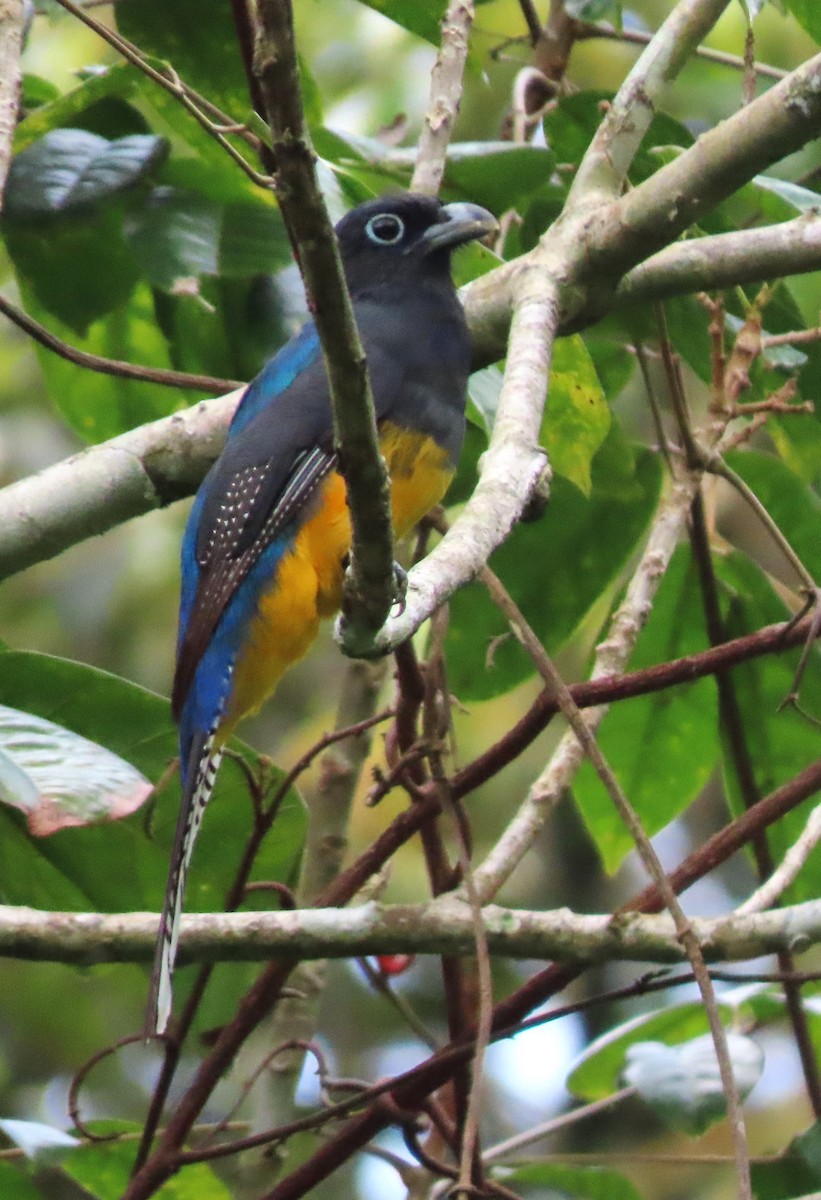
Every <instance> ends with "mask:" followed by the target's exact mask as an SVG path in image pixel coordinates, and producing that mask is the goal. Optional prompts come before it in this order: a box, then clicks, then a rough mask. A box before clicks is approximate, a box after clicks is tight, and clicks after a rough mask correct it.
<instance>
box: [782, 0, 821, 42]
mask: <svg viewBox="0 0 821 1200" xmlns="http://www.w3.org/2000/svg"><path fill="white" fill-rule="evenodd" d="M785 3H786V6H787V8H788V9H789V10H790V12H791V13H792V15H793V16H794V17H795V19H796V21H797V22H798V24H799V25H800V26H801V27H802V29H806V31H807V33H808V34H809V35H810V37H812V38H814V39H815V41H816V42H819V43H821V10H819V8H818V5H817V3H816V0H785Z"/></svg>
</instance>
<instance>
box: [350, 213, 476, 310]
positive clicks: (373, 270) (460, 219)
mask: <svg viewBox="0 0 821 1200" xmlns="http://www.w3.org/2000/svg"><path fill="white" fill-rule="evenodd" d="M497 229H498V223H497V221H496V218H495V217H494V216H493V215H492V214H491V213H489V212H488V211H487V209H485V208H480V207H479V205H478V204H466V203H456V204H442V202H441V201H440V200H437V199H435V198H434V197H432V196H421V195H417V194H415V193H413V192H408V193H406V194H404V195H399V196H383V197H381V198H380V199H377V200H369V201H368V202H367V203H366V204H360V205H359V207H358V208H354V209H352V210H351V212H349V213H347V215H346V216H344V217H343V218H342V220H341V221H340V222H339V223H338V224H337V226H336V233H337V237H338V238H339V247H340V250H341V252H342V260H343V263H344V264H345V275H346V277H347V280H348V287H349V288H350V291H351V293H352V295H356V294H357V293H360V292H362V291H364V290H366V289H370V288H373V287H374V286H376V285H378V284H380V283H387V282H394V281H398V280H401V279H403V278H407V279H411V280H412V279H417V278H419V277H420V275H422V276H428V277H437V276H441V275H448V273H449V270H450V254H451V251H452V250H454V249H455V248H456V247H457V246H462V245H464V243H465V242H472V241H474V240H476V239H477V238H483V237H487V236H488V234H491V233H495V232H496V230H497Z"/></svg>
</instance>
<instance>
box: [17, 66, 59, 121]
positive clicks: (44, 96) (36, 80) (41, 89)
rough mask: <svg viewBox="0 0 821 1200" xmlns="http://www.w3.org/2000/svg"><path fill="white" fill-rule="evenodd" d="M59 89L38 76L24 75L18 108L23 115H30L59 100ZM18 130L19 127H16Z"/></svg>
mask: <svg viewBox="0 0 821 1200" xmlns="http://www.w3.org/2000/svg"><path fill="white" fill-rule="evenodd" d="M59 96H60V89H59V88H58V87H56V86H55V85H54V84H53V83H52V82H51V81H50V80H48V79H43V78H42V76H40V75H24V76H23V83H22V87H21V91H20V107H21V109H22V112H23V113H30V112H31V111H32V110H33V109H35V108H41V107H42V105H44V104H51V103H53V101H55V100H57V99H59ZM18 128H19V127H18Z"/></svg>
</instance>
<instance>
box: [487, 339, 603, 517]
mask: <svg viewBox="0 0 821 1200" xmlns="http://www.w3.org/2000/svg"><path fill="white" fill-rule="evenodd" d="M503 379H504V376H503V375H502V372H501V371H500V370H499V368H498V367H486V368H484V369H483V370H481V371H476V372H475V373H474V374H473V375H471V377H470V381H469V383H468V395H469V397H470V400H471V402H472V404H473V406H474V407H475V410H476V412H477V414H478V415H479V418H480V420H481V422H482V424H483V426H484V428H485V430H486V431H487V433H488V434H490V433H491V431H492V429H493V424H494V422H495V420H496V410H497V408H498V406H499V395H500V393H501V390H502V382H503ZM609 428H610V409H609V408H608V407H607V402H606V401H605V398H604V393H603V392H602V388H601V384H600V383H599V380H598V376H597V375H596V369H595V367H594V366H593V361H592V359H591V357H590V355H589V353H588V351H587V347H586V346H585V344H584V342H583V341H582V339H581V337H580V335H579V334H574V335H572V336H571V337H565V338H560V339H559V340H558V341H557V342H556V345H555V347H554V350H553V361H552V364H551V368H550V384H549V386H548V401H547V406H546V409H545V415H544V419H543V421H542V428H541V433H540V438H539V440H540V442H541V444H542V445H543V446H544V447H545V449H546V450H547V452H548V454H549V456H550V465H551V466H552V468H553V470H554V472H555V473H556V474H557V475H563V476H564V478H565V479H569V480H570V482H571V483H575V485H576V487H577V488H578V489H579V491H581V492H582V493H583V494H584V495H585V496H589V495H590V489H591V486H592V481H591V478H590V467H591V463H592V461H593V457H594V455H595V454H596V452H597V451H598V449H599V447H600V446H601V444H602V442H603V441H604V439H605V437H606V436H607V431H608V429H609Z"/></svg>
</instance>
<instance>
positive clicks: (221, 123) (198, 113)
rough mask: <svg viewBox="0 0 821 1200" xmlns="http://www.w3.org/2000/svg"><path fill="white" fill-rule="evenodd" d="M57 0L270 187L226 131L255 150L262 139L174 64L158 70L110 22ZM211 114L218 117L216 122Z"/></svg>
mask: <svg viewBox="0 0 821 1200" xmlns="http://www.w3.org/2000/svg"><path fill="white" fill-rule="evenodd" d="M57 3H58V4H59V5H60V6H61V7H62V8H64V9H65V10H66V11H67V12H70V13H71V14H72V16H74V17H76V18H77V20H78V21H82V22H83V24H84V25H87V26H88V28H89V29H92V30H93V31H94V32H95V33H96V34H97V36H98V37H100V38H102V39H103V41H104V42H107V43H108V45H109V46H111V47H113V49H115V50H116V51H117V53H118V54H121V55H122V57H123V58H124V59H126V60H127V61H128V62H130V63H131V64H132V66H135V67H136V68H137V69H138V70H140V71H142V73H143V74H144V75H146V76H148V78H149V79H151V80H153V81H154V83H156V84H157V85H158V86H159V87H161V88H163V89H164V90H165V91H166V92H169V93H170V95H172V96H173V97H174V99H175V100H177V101H178V102H179V103H180V104H181V105H182V106H183V108H184V109H185V110H186V112H188V113H190V114H191V116H192V117H193V118H194V120H195V121H197V123H198V124H199V125H201V126H202V128H203V129H204V130H205V132H206V133H207V134H208V135H209V136H210V137H212V138H213V139H214V140H215V141H216V142H217V143H218V144H219V145H220V146H221V147H222V149H223V150H224V151H225V152H226V154H228V155H229V157H230V158H232V159H233V160H234V162H235V163H236V164H237V166H238V167H239V168H240V169H241V170H242V171H244V172H245V174H246V175H247V176H248V178H249V179H250V180H251V181H252V183H256V184H257V185H258V186H259V187H262V188H265V189H266V190H270V188H271V185H272V182H273V181H272V179H271V177H270V176H269V175H263V174H261V173H260V172H259V171H256V170H255V169H254V168H253V167H252V166H251V164H250V163H249V162H248V160H247V159H246V158H244V157H243V156H242V155H241V154H240V153H239V151H238V150H237V149H236V147H235V146H233V145H232V144H231V142H230V141H229V140H228V138H227V137H225V134H224V132H223V130H230V132H231V133H234V134H239V135H240V136H243V137H244V138H245V140H246V141H248V142H250V144H251V145H252V146H253V147H254V149H257V148H258V147H259V139H258V138H257V137H256V135H255V134H252V133H251V132H250V131H249V130H247V129H246V128H245V126H244V125H242V124H241V123H239V122H237V121H234V120H232V118H231V117H229V116H227V115H226V114H225V113H221V112H220V111H219V110H218V109H216V108H215V107H214V105H213V104H211V103H210V102H209V101H206V100H205V98H204V97H202V96H199V95H198V94H197V93H196V92H195V91H194V90H193V89H192V88H190V87H188V85H187V84H185V83H184V82H183V81H182V79H180V77H179V75H178V74H177V72H176V71H175V70H174V69H173V68H172V67H170V66H169V67H166V68H165V69H164V71H158V70H156V68H155V67H153V66H152V65H151V63H150V62H149V61H148V59H147V58H146V57H145V56H144V55H143V54H142V53H141V51H140V50H139V49H138V48H137V47H136V46H134V45H133V44H132V43H131V42H129V41H128V40H127V38H124V37H123V36H122V35H121V34H119V33H117V32H116V31H115V30H113V29H111V28H109V27H108V26H107V25H103V24H102V22H100V21H98V20H97V19H96V17H93V16H92V15H91V14H90V13H89V12H86V11H85V9H84V8H82V7H80V5H78V4H75V3H74V2H73V0H57ZM205 109H208V110H209V111H210V113H211V116H208V115H207V114H206V112H205V111H204V110H205ZM212 117H215V118H216V121H215V120H214V119H212Z"/></svg>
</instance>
